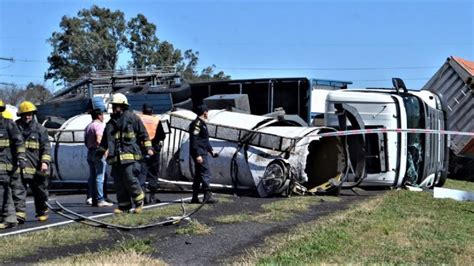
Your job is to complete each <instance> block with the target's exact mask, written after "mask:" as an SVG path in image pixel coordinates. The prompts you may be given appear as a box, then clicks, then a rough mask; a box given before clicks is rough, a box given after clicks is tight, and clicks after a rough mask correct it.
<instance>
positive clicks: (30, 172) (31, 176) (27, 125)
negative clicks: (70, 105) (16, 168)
mask: <svg viewBox="0 0 474 266" xmlns="http://www.w3.org/2000/svg"><path fill="white" fill-rule="evenodd" d="M35 114H36V106H35V105H34V104H33V103H31V102H29V101H24V102H22V103H20V106H19V108H18V116H20V119H18V120H17V121H16V124H17V126H18V128H19V129H20V132H21V134H22V135H23V139H24V140H25V148H26V167H25V168H24V169H20V176H21V180H22V182H23V186H24V187H25V189H26V187H27V186H30V188H31V191H32V192H33V197H34V200H35V210H36V217H37V218H38V220H39V221H40V222H43V221H46V220H48V207H47V206H46V202H47V201H48V176H49V175H48V172H49V165H50V163H51V146H50V143H49V139H48V132H47V131H46V128H45V127H43V126H42V125H41V124H39V123H38V122H37V121H36V120H35V119H34V115H35ZM13 192H14V193H13V200H14V201H15V207H16V211H17V216H18V221H19V222H20V223H23V222H24V220H25V219H26V213H25V211H26V202H25V200H26V195H25V194H23V193H21V192H20V190H18V189H16V186H15V188H14V191H13Z"/></svg>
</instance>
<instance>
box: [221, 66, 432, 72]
mask: <svg viewBox="0 0 474 266" xmlns="http://www.w3.org/2000/svg"><path fill="white" fill-rule="evenodd" d="M438 67H439V66H413V67H410V66H400V67H340V68H339V67H281V68H280V67H217V66H216V69H224V70H257V71H281V70H291V71H300V70H315V71H321V70H327V71H361V70H401V69H408V70H414V69H432V68H438Z"/></svg>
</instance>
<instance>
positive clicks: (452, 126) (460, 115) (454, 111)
mask: <svg viewBox="0 0 474 266" xmlns="http://www.w3.org/2000/svg"><path fill="white" fill-rule="evenodd" d="M473 76H474V62H472V61H467V60H464V59H462V58H459V57H449V58H448V59H447V60H446V63H444V65H443V66H442V67H441V68H440V69H439V70H438V71H437V72H436V74H435V75H434V76H433V77H432V78H431V79H430V80H429V81H428V83H427V84H426V85H425V86H424V87H423V88H422V90H427V91H431V92H433V93H435V94H437V95H438V96H439V98H440V100H441V104H442V107H443V110H444V111H445V113H446V120H447V121H446V122H447V123H446V125H447V130H455V131H465V132H473V131H474V122H473V121H472V119H473V117H474V98H473V93H474V80H473ZM450 142H451V143H450V148H451V150H452V152H453V153H454V154H455V155H457V156H465V157H470V158H474V138H473V137H470V136H458V135H451V137H450Z"/></svg>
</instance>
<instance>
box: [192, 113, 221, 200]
mask: <svg viewBox="0 0 474 266" xmlns="http://www.w3.org/2000/svg"><path fill="white" fill-rule="evenodd" d="M204 112H207V107H206V106H204V105H203V106H199V107H198V117H197V118H196V119H195V120H194V121H193V122H191V124H190V125H189V135H190V155H191V157H192V158H193V160H194V169H195V173H194V181H193V199H192V200H191V203H198V202H199V199H198V193H199V190H200V188H202V190H204V201H205V202H208V203H214V202H217V201H216V200H215V199H213V198H212V193H211V191H210V186H209V185H210V179H211V172H210V171H209V163H208V156H207V155H208V153H210V154H212V155H213V156H217V154H215V153H214V152H213V149H212V146H211V144H210V143H209V132H208V130H207V126H206V122H205V121H204V120H203V119H202V118H201V117H200V116H201V115H202V114H203V113H204ZM199 156H201V158H202V162H201V163H199V162H198V161H197V157H199ZM201 185H202V187H201Z"/></svg>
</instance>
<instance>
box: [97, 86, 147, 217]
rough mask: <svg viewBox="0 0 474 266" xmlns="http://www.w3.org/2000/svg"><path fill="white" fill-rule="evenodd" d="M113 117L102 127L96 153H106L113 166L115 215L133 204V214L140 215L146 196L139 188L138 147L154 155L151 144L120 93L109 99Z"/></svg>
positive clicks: (128, 208) (126, 210)
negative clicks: (115, 197) (115, 192)
mask: <svg viewBox="0 0 474 266" xmlns="http://www.w3.org/2000/svg"><path fill="white" fill-rule="evenodd" d="M111 103H112V111H113V113H112V115H111V118H110V120H109V122H107V125H106V126H105V131H104V135H103V137H102V141H101V143H100V146H99V149H98V152H102V154H104V153H105V152H106V151H107V152H108V154H107V163H109V164H110V165H111V166H112V176H113V178H114V183H115V190H116V191H117V201H118V208H117V209H115V211H114V212H115V213H116V214H120V213H124V212H129V211H130V209H131V208H132V202H133V203H134V204H135V213H141V212H142V209H143V205H144V198H145V194H144V193H143V190H142V189H141V187H140V182H139V181H138V175H139V174H140V171H141V165H140V160H142V152H141V150H140V149H141V148H142V149H143V150H144V151H145V152H146V153H145V154H146V155H148V156H150V157H151V156H153V155H154V152H153V149H152V147H151V141H150V140H149V138H148V133H147V132H146V130H145V127H144V126H143V123H142V122H141V120H140V118H139V117H138V116H137V115H136V114H134V113H132V112H130V111H129V110H128V107H129V104H128V100H127V97H125V95H123V94H121V93H116V94H114V95H113V96H112V102H111Z"/></svg>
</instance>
